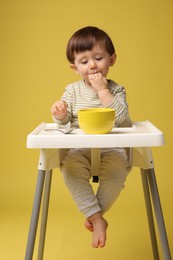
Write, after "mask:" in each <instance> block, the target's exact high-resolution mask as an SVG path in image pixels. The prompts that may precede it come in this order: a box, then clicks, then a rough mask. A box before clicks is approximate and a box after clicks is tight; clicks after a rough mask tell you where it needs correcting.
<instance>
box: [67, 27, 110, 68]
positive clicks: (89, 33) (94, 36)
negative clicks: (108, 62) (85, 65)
mask: <svg viewBox="0 0 173 260" xmlns="http://www.w3.org/2000/svg"><path fill="white" fill-rule="evenodd" d="M96 43H102V44H103V45H104V46H105V49H106V51H107V52H108V53H109V55H110V56H112V55H113V54H114V53H115V48H114V45H113V43H112V41H111V39H110V37H109V35H108V34H107V33H106V32H104V31H103V30H101V29H99V28H97V27H93V26H87V27H84V28H82V29H80V30H78V31H77V32H75V33H74V34H73V35H72V37H71V38H70V40H69V42H68V44H67V48H66V56H67V59H68V60H69V62H70V63H74V60H75V53H80V52H85V51H90V50H92V48H93V47H94V45H95V44H96Z"/></svg>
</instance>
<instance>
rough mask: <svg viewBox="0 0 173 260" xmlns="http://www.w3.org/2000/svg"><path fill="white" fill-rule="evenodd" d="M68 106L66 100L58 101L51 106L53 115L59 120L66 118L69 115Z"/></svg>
mask: <svg viewBox="0 0 173 260" xmlns="http://www.w3.org/2000/svg"><path fill="white" fill-rule="evenodd" d="M67 107H68V105H67V103H66V102H65V101H64V100H59V101H56V102H55V103H54V104H53V106H52V107H51V112H52V115H53V116H54V117H55V118H56V119H58V120H62V119H64V118H65V117H66V115H67Z"/></svg>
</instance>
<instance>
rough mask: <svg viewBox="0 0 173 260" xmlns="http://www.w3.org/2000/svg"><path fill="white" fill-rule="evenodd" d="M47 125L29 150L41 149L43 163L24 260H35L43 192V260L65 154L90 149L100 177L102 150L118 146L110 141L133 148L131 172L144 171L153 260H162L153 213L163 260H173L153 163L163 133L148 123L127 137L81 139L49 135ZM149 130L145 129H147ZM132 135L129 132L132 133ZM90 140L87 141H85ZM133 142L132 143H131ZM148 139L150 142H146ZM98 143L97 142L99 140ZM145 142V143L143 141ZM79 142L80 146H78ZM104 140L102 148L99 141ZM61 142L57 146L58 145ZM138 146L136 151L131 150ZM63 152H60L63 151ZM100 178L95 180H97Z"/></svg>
mask: <svg viewBox="0 0 173 260" xmlns="http://www.w3.org/2000/svg"><path fill="white" fill-rule="evenodd" d="M45 127H46V124H41V125H40V126H39V127H38V128H36V129H35V130H34V131H33V132H32V133H31V134H30V135H29V136H28V144H27V145H28V147H29V148H41V150H40V159H39V164H38V180H37V186H36V193H35V199H34V205H33V211H32V217H31V223H30V230H29V235H28V243H27V248H26V255H25V260H32V256H33V251H34V244H35V238H36V232H37V224H38V220H39V211H40V206H41V200H42V193H43V189H44V198H43V205H42V220H41V229H40V240H39V249H38V260H42V259H43V253H44V243H45V235H46V224H47V216H48V207H49V196H50V188H51V178H52V170H53V169H54V168H57V167H59V161H58V158H59V160H61V159H62V157H63V156H64V154H63V151H64V149H66V148H70V147H86V148H87V147H91V143H92V148H91V173H92V176H98V177H99V175H98V169H99V164H100V148H98V144H99V145H100V147H109V145H111V146H114V147H115V146H116V145H114V143H111V144H109V143H108V141H107V140H109V141H110V140H112V142H114V140H115V143H116V144H117V147H120V144H121V145H122V146H121V147H130V148H128V154H129V168H132V167H138V168H139V169H140V171H141V177H142V183H143V192H144V198H145V203H146V211H147V216H148V224H149V230H150V237H151V244H152V251H153V258H154V260H159V259H160V258H159V251H158V245H157V239H156V231H155V223H154V217H153V211H154V213H155V218H156V224H157V227H158V232H159V236H160V241H161V246H162V252H163V256H164V260H171V254H170V249H169V244H168V239H167V234H166V229H165V224H164V218H163V213H162V209H161V203H160V198H159V192H158V187H157V182H156V177H155V171H154V162H153V157H152V151H151V148H150V146H161V145H163V143H164V140H163V133H162V132H160V130H158V129H157V128H156V127H154V126H153V125H152V124H151V123H150V122H149V121H146V122H142V123H140V122H138V123H136V129H135V130H134V133H132V132H131V133H130V134H129V133H124V134H121V133H120V134H119V135H111V134H108V135H104V136H103V135H102V136H101V139H100V137H99V136H96V135H94V136H93V137H92V135H85V136H84V135H80V133H79V134H78V132H77V135H74V136H72V135H71V136H70V135H68V136H65V135H60V136H59V137H58V136H57V135H55V134H49V135H46V134H45V132H44V129H45ZM145 127H146V129H145ZM129 131H130V130H129ZM84 138H85V139H87V140H84ZM131 138H133V142H132V139H131ZM145 138H147V139H145ZM97 139H98V140H97ZM143 139H145V140H143ZM77 140H78V142H77ZM99 140H101V144H100V141H99ZM57 141H58V142H57ZM134 144H135V145H136V147H135V148H132V146H134ZM60 148H61V150H60ZM95 179H97V177H94V180H95Z"/></svg>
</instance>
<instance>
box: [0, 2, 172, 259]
mask: <svg viewBox="0 0 173 260" xmlns="http://www.w3.org/2000/svg"><path fill="white" fill-rule="evenodd" d="M0 5H1V6H0V12H1V14H0V19H1V21H0V26H1V39H0V45H1V57H0V62H1V69H0V72H1V76H0V81H1V83H0V97H1V103H0V104H1V110H0V111H1V117H0V120H1V127H0V131H1V145H0V149H1V154H0V156H1V157H0V158H1V170H0V259H3V260H9V259H13V260H15V259H16V260H20V259H24V254H25V246H26V241H27V233H28V227H29V221H30V214H31V209H32V202H33V197H34V191H35V183H36V178H37V161H38V156H39V151H38V150H29V149H26V137H27V134H28V133H29V132H31V131H32V130H33V129H34V128H35V127H36V126H37V125H38V124H40V123H41V122H42V121H45V122H51V121H52V118H51V113H50V107H51V105H52V103H53V102H54V101H55V100H57V99H59V97H60V96H61V94H62V93H63V90H64V87H65V86H66V85H67V84H68V83H70V82H72V81H74V80H77V79H78V78H77V77H76V75H75V74H73V72H72V71H71V70H70V68H69V64H68V62H67V61H66V57H65V47H66V43H67V40H68V39H69V37H70V36H71V35H72V33H73V32H74V31H76V30H77V29H79V28H81V27H83V26H87V25H94V26H98V27H100V28H102V29H103V30H105V31H107V33H108V34H109V35H110V36H111V38H112V40H113V42H114V44H115V47H116V51H117V56H118V58H117V62H116V64H115V66H114V67H113V68H111V71H110V74H109V77H110V78H112V79H114V80H116V81H117V82H118V83H120V84H122V85H124V86H125V88H126V90H127V98H128V102H129V109H130V114H131V117H132V119H133V120H134V121H143V120H150V121H151V122H152V123H154V124H155V125H156V126H157V127H158V128H160V129H161V130H162V131H163V132H164V134H165V141H166V145H165V146H164V147H159V148H154V149H153V156H154V160H155V169H156V174H157V181H158V186H159V191H160V196H161V202H162V207H163V212H164V217H165V223H166V228H167V233H168V238H169V243H170V248H171V252H172V254H173V221H172V220H173V210H172V199H173V188H172V186H173V174H172V171H173V170H172V162H173V158H172V147H173V139H172V103H173V101H172V98H173V90H172V88H173V87H172V86H173V73H172V68H173V1H172V0H146V1H141V0H134V1H131V0H112V1H111V0H107V1H98V0H96V1H91V0H88V1H79V0H73V1H67V0H64V1H57V0H50V1H45V0H43V1H37V0H36V1H33V0H30V1H25V0H24V1H22V0H21V1H19V0H15V1H12V0H1V1H0ZM49 213H50V214H49V221H48V230H47V240H46V247H45V259H46V260H51V259H54V260H56V259H60V260H69V259H75V260H81V259H82V260H84V259H91V260H92V259H99V260H105V259H109V260H114V259H118V260H126V259H127V260H129V259H132V260H139V259H140V260H149V259H152V253H151V246H150V238H149V231H148V225H147V219H146V212H145V206H144V199H143V193H142V186H141V179H140V174H139V171H138V170H137V169H134V170H133V172H131V174H130V175H129V177H128V179H127V183H126V188H125V190H124V191H123V192H122V194H121V196H120V197H119V199H118V201H117V203H115V205H114V206H113V208H112V209H111V211H110V212H108V213H107V215H106V217H107V219H108V221H109V229H108V241H107V246H106V247H105V248H104V249H98V250H95V249H92V247H91V234H90V233H89V232H87V231H86V230H85V229H84V228H83V221H84V218H83V216H81V214H80V213H79V212H78V210H77V209H76V207H75V205H74V203H73V201H72V199H71V197H70V195H69V193H68V191H67V190H66V188H65V185H64V183H63V181H62V177H61V174H60V172H59V171H58V170H55V172H54V175H53V185H52V193H51V202H50V212H49ZM159 246H160V245H159ZM159 248H160V247H159Z"/></svg>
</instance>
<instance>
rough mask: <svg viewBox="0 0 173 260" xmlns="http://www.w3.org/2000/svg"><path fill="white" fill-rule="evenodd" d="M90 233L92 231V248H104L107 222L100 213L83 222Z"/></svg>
mask: <svg viewBox="0 0 173 260" xmlns="http://www.w3.org/2000/svg"><path fill="white" fill-rule="evenodd" d="M85 224H86V225H85V226H86V227H87V226H88V229H89V230H90V231H93V240H92V246H93V247H94V248H98V247H104V246H105V244H106V229H107V227H108V223H107V221H106V220H105V219H104V218H103V216H102V214H101V212H98V213H96V214H94V215H92V216H90V217H89V218H88V222H87V221H86V222H85Z"/></svg>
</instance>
